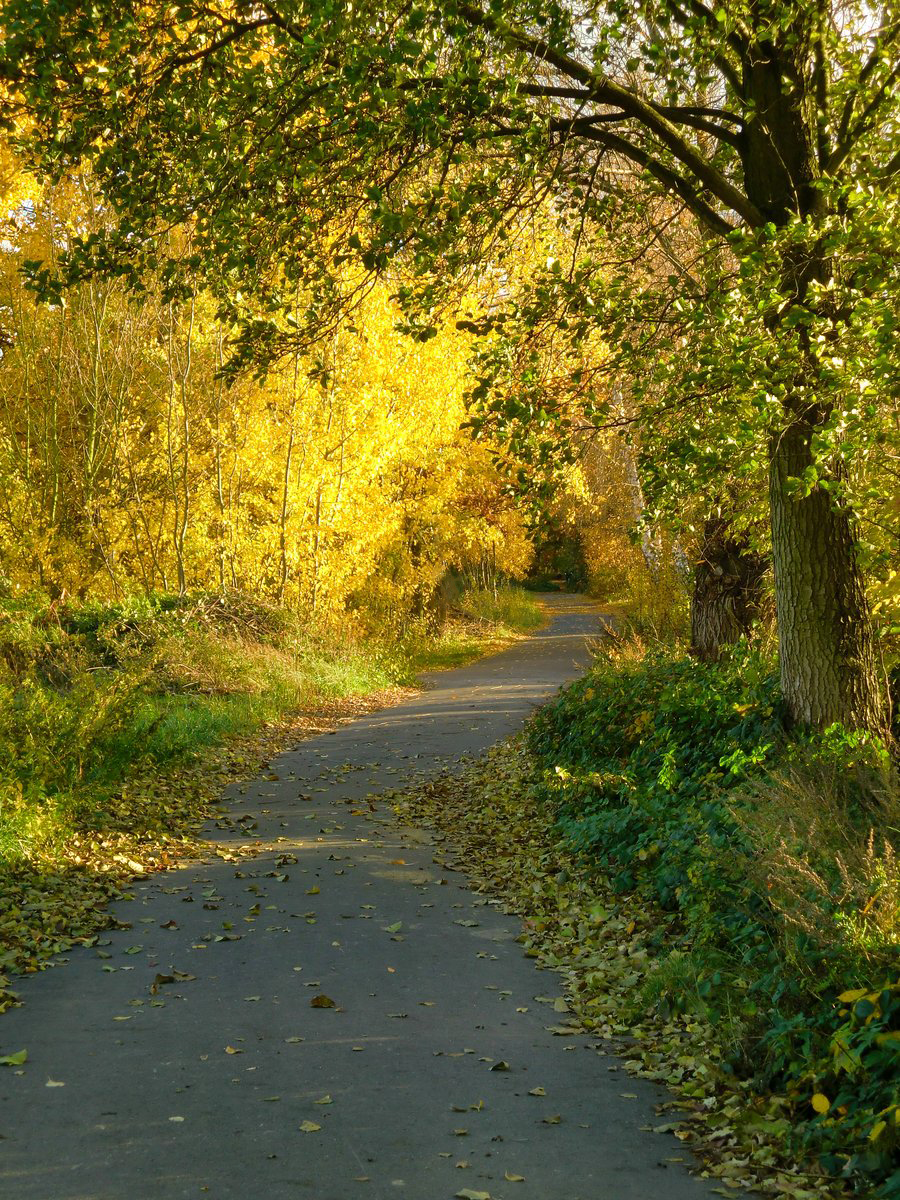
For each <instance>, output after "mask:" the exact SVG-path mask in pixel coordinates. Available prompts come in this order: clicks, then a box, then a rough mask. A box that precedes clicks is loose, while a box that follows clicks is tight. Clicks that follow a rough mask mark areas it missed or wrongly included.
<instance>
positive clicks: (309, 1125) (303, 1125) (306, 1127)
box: [299, 1121, 322, 1133]
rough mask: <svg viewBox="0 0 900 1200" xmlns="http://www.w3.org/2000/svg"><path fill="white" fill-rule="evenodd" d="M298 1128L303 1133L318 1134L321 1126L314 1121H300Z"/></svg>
mask: <svg viewBox="0 0 900 1200" xmlns="http://www.w3.org/2000/svg"><path fill="white" fill-rule="evenodd" d="M299 1128H300V1130H301V1131H302V1132H303V1133H318V1132H319V1130H320V1129H321V1128H322V1126H321V1125H317V1124H316V1123H315V1121H301V1122H300V1126H299Z"/></svg>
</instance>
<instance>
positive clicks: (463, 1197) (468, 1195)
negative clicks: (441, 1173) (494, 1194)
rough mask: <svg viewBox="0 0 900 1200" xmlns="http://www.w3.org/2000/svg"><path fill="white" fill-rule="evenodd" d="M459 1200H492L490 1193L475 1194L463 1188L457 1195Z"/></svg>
mask: <svg viewBox="0 0 900 1200" xmlns="http://www.w3.org/2000/svg"><path fill="white" fill-rule="evenodd" d="M456 1197H457V1200H491V1193H490V1192H473V1191H472V1189H471V1188H463V1189H462V1191H461V1192H457V1193H456Z"/></svg>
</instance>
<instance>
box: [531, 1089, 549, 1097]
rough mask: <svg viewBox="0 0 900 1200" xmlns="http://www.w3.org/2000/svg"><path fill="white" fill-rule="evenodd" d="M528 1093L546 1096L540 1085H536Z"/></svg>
mask: <svg viewBox="0 0 900 1200" xmlns="http://www.w3.org/2000/svg"><path fill="white" fill-rule="evenodd" d="M528 1095H529V1096H546V1095H547V1093H546V1092H545V1091H544V1089H543V1088H542V1087H536V1088H532V1089H531V1091H530V1092H529V1093H528Z"/></svg>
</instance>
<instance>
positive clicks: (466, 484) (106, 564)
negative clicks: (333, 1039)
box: [0, 178, 531, 624]
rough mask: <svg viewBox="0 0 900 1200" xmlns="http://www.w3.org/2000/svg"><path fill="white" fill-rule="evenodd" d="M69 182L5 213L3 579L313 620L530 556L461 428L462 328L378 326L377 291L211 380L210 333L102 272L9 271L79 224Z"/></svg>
mask: <svg viewBox="0 0 900 1200" xmlns="http://www.w3.org/2000/svg"><path fill="white" fill-rule="evenodd" d="M99 213H100V207H99V205H98V204H97V202H96V198H95V197H94V195H93V193H92V188H91V184H90V180H87V179H83V178H75V179H71V180H68V181H66V182H64V183H63V184H61V185H59V186H58V187H57V188H55V189H53V190H52V191H48V192H47V193H46V194H45V195H43V196H42V197H40V198H39V202H38V203H37V204H36V205H35V207H34V208H31V209H25V210H22V209H20V210H19V211H18V212H17V213H13V214H12V216H11V217H10V219H8V220H7V221H6V222H5V228H4V229H3V235H4V236H5V237H6V238H7V244H8V246H9V247H10V248H9V249H7V251H6V253H5V255H4V259H3V260H2V262H0V306H2V310H3V312H4V314H6V315H5V316H4V325H5V328H6V333H5V343H6V348H5V352H4V354H3V358H2V363H0V482H2V485H3V486H2V495H0V583H2V579H3V578H4V577H5V579H6V584H5V586H6V587H7V589H9V588H13V589H23V590H30V589H32V588H34V587H36V586H39V587H41V588H43V589H45V590H46V591H48V592H50V593H51V594H55V595H58V594H61V593H62V592H63V591H67V592H70V593H74V594H78V595H85V594H88V593H90V594H94V595H98V596H111V595H115V594H119V593H122V592H125V591H128V590H130V589H132V588H133V587H135V586H140V587H143V588H145V589H147V590H151V589H163V590H174V589H177V590H181V591H183V590H193V589H221V590H225V589H240V590H246V591H249V592H254V593H257V594H263V595H266V596H269V597H272V598H274V599H278V600H281V601H283V602H285V603H288V604H291V605H294V606H297V607H301V608H303V609H305V610H308V611H310V612H314V613H315V614H316V615H317V617H319V618H321V619H323V620H325V621H329V620H331V621H337V620H341V621H342V622H343V623H345V624H346V621H347V619H348V618H347V614H357V619H358V620H360V621H369V620H371V619H372V618H373V617H374V618H375V619H378V620H381V621H384V620H394V619H402V618H403V617H404V616H405V615H408V614H410V613H416V612H421V611H424V609H425V607H426V606H427V603H428V600H429V598H430V597H431V595H432V593H433V591H434V589H435V588H436V586H437V584H438V582H439V581H440V579H441V577H442V576H443V575H444V573H445V572H446V571H447V570H448V569H450V568H457V569H459V570H465V569H467V568H470V567H472V566H474V565H477V564H481V563H485V562H488V563H490V566H491V569H492V570H493V571H496V572H503V573H506V574H509V575H512V576H520V575H521V574H522V573H523V572H524V570H525V569H526V568H527V566H528V564H529V562H530V557H531V547H530V543H529V540H528V536H527V533H526V530H525V526H524V524H523V521H522V518H521V517H520V516H519V514H518V513H517V512H516V511H515V509H514V508H513V507H512V505H511V503H510V502H509V500H508V499H506V498H505V496H504V493H503V488H502V481H501V479H500V478H499V476H498V474H497V471H496V469H495V468H494V467H493V465H492V463H491V459H490V455H489V453H488V450H487V448H486V447H484V446H482V445H480V444H478V443H475V442H473V441H472V440H471V439H470V438H469V436H468V435H467V434H466V433H464V432H463V431H461V429H460V426H461V424H462V421H463V419H464V416H465V413H464V405H463V388H464V384H465V381H466V370H467V359H468V355H469V353H470V343H469V339H468V335H465V334H463V333H460V332H459V331H457V330H456V329H455V328H453V327H447V328H446V329H443V330H441V331H440V332H439V334H438V336H437V337H435V338H434V339H433V340H431V341H430V342H427V343H419V342H414V341H412V340H410V339H409V338H406V337H404V336H403V335H402V334H400V333H399V332H398V331H397V329H396V323H397V320H398V317H399V313H398V311H397V309H396V306H395V305H394V303H393V302H392V300H391V299H390V294H389V289H388V287H387V285H384V286H381V287H379V288H377V289H375V290H374V291H373V292H372V293H371V294H370V296H369V297H368V299H367V300H366V301H365V303H364V304H363V306H362V308H361V309H360V310H359V311H358V312H357V314H356V318H355V322H354V328H353V329H352V330H351V329H349V328H344V329H342V330H340V331H339V332H338V333H337V334H335V335H334V337H333V338H332V340H331V342H330V343H329V345H328V346H327V347H325V352H324V357H325V365H326V372H325V374H324V375H316V376H315V377H314V376H313V373H312V372H311V370H310V367H311V364H310V363H309V362H308V361H306V360H305V359H303V358H302V357H298V358H296V359H288V360H286V361H283V362H281V363H280V364H279V366H278V367H277V369H275V370H273V372H272V373H271V374H270V375H269V376H268V377H267V378H266V379H265V380H262V381H260V380H256V379H253V378H250V377H242V378H239V379H238V380H237V381H236V382H234V383H233V384H231V385H228V384H226V382H225V381H224V380H223V379H222V378H221V377H220V375H219V368H220V367H221V364H222V361H223V357H224V356H225V354H226V353H227V331H226V330H225V329H223V328H222V327H221V326H220V324H219V323H218V322H217V320H216V317H215V313H214V309H213V305H212V303H211V302H210V301H208V300H207V299H205V298H204V297H202V296H201V297H198V298H196V299H195V300H194V301H193V302H192V303H190V304H187V305H184V306H182V307H181V308H180V309H176V308H175V307H173V306H172V305H167V304H165V303H164V302H163V301H162V300H161V299H159V298H158V297H157V296H155V295H154V294H153V292H152V291H150V292H149V293H148V294H147V295H145V296H143V297H142V298H141V299H140V300H139V301H138V300H137V299H135V298H134V297H129V296H128V295H126V293H125V292H124V290H123V289H122V287H121V286H120V285H119V284H118V283H116V282H115V281H109V280H93V281H89V282H87V283H85V284H84V285H82V286H81V287H79V288H77V289H75V290H73V291H71V292H70V293H69V294H68V295H67V300H66V304H65V306H64V307H61V308H56V309H50V308H46V307H39V306H37V305H35V304H34V302H33V299H32V298H31V296H30V294H29V293H28V292H27V291H25V290H24V288H23V286H22V283H21V281H20V278H19V274H18V269H19V265H20V262H21V261H22V260H23V259H24V258H33V259H47V258H52V256H53V254H54V253H56V252H57V250H58V245H59V241H60V238H62V237H64V236H66V233H67V231H68V230H71V229H73V228H74V227H76V226H77V227H78V229H79V230H80V231H81V232H84V231H86V230H89V229H91V228H95V227H97V224H98V222H99V220H100V216H99Z"/></svg>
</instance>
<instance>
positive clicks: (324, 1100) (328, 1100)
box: [316, 1096, 334, 1104]
mask: <svg viewBox="0 0 900 1200" xmlns="http://www.w3.org/2000/svg"><path fill="white" fill-rule="evenodd" d="M316 1104H334V1101H333V1100H332V1098H331V1097H330V1096H322V1098H321V1099H320V1100H317V1101H316Z"/></svg>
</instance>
